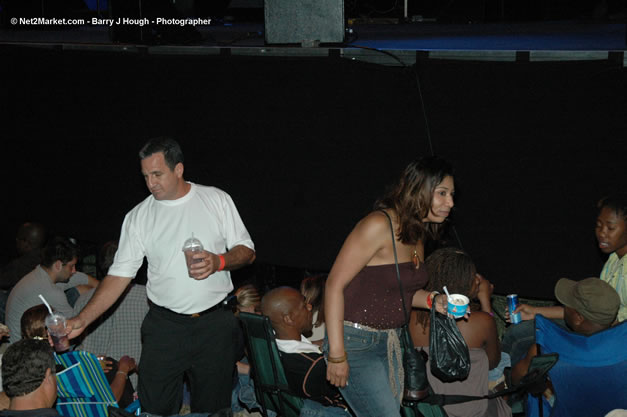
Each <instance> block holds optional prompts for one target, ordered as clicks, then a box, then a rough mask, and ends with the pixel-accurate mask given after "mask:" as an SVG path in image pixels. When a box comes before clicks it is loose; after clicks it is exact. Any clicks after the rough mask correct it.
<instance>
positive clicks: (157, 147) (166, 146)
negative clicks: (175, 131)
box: [139, 136, 183, 171]
mask: <svg viewBox="0 0 627 417" xmlns="http://www.w3.org/2000/svg"><path fill="white" fill-rule="evenodd" d="M159 152H163V157H164V159H165V163H166V165H167V166H168V168H170V170H172V171H174V167H175V166H176V164H178V163H179V162H180V163H183V151H182V150H181V146H180V145H179V144H178V142H177V141H175V140H174V139H172V138H169V137H165V136H160V137H158V138H152V139H150V140H149V141H148V142H146V144H145V145H144V146H143V147H142V148H141V150H140V151H139V158H140V159H145V158H148V157H149V156H151V155H154V154H156V153H159Z"/></svg>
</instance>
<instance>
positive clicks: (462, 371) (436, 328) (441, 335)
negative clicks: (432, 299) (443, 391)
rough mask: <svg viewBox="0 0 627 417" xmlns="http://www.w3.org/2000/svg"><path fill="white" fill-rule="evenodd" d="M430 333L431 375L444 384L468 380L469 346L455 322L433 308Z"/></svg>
mask: <svg viewBox="0 0 627 417" xmlns="http://www.w3.org/2000/svg"><path fill="white" fill-rule="evenodd" d="M429 333H430V334H429V356H430V359H431V373H432V374H433V375H434V376H435V377H436V378H438V379H439V380H441V381H443V382H452V381H461V380H464V379H466V378H468V374H469V373H470V354H469V353H468V345H467V344H466V341H465V340H464V338H463V336H462V334H461V333H460V331H459V329H458V328H457V325H456V324H455V320H453V319H452V318H450V317H448V316H445V315H443V314H440V313H438V312H436V311H435V308H432V309H431V323H430V328H429Z"/></svg>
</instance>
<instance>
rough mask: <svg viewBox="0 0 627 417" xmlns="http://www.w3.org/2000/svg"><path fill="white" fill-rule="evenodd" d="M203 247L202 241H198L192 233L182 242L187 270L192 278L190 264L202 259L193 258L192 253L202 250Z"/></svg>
mask: <svg viewBox="0 0 627 417" xmlns="http://www.w3.org/2000/svg"><path fill="white" fill-rule="evenodd" d="M203 249H204V248H203V246H202V243H200V240H198V239H196V238H195V237H194V234H193V233H192V237H190V238H189V239H187V240H186V241H185V243H184V244H183V253H184V254H185V262H187V272H188V274H189V276H190V278H193V277H192V273H191V271H190V269H191V267H192V264H195V263H198V262H202V259H194V255H195V254H197V253H200V252H202V251H203Z"/></svg>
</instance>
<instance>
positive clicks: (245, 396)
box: [231, 361, 277, 417]
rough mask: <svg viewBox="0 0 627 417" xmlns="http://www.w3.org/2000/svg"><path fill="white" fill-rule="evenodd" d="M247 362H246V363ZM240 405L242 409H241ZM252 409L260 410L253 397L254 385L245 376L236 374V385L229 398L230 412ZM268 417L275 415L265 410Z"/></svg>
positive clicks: (248, 376) (247, 376)
mask: <svg viewBox="0 0 627 417" xmlns="http://www.w3.org/2000/svg"><path fill="white" fill-rule="evenodd" d="M246 362H248V361H246ZM242 404H243V405H244V407H242ZM244 408H246V410H248V411H250V410H253V409H261V405H259V403H258V402H257V397H256V396H255V384H254V383H253V380H252V379H251V378H250V375H247V374H240V373H238V374H237V384H235V387H234V388H233V393H232V396H231V410H233V412H238V411H242V410H244ZM267 414H268V417H275V416H276V415H277V414H276V413H275V412H274V411H272V410H267Z"/></svg>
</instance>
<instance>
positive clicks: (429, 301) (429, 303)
mask: <svg viewBox="0 0 627 417" xmlns="http://www.w3.org/2000/svg"><path fill="white" fill-rule="evenodd" d="M438 294H440V293H439V292H437V291H432V292H430V293H429V295H427V307H429V309H431V308H432V306H433V299H434V298H435V296H436V295H438Z"/></svg>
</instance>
